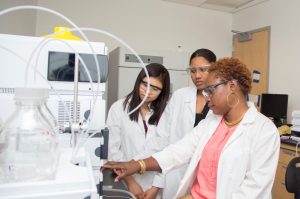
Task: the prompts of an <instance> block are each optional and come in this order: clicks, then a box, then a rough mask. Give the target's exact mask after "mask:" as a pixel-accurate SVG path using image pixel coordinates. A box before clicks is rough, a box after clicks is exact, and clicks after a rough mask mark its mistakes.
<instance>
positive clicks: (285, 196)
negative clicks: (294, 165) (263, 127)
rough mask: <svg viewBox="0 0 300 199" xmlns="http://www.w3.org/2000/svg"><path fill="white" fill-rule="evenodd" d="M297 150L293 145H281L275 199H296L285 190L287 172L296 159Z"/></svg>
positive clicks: (274, 187) (274, 188)
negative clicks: (291, 162) (288, 166)
mask: <svg viewBox="0 0 300 199" xmlns="http://www.w3.org/2000/svg"><path fill="white" fill-rule="evenodd" d="M295 150H296V148H295V146H293V145H288V144H283V143H281V145H280V155H279V162H278V166H277V171H276V176H275V181H274V186H273V199H294V194H292V193H289V192H287V190H286V188H285V172H286V168H287V165H288V164H289V162H290V161H291V159H293V158H294V157H296V151H295ZM299 150H300V148H299Z"/></svg>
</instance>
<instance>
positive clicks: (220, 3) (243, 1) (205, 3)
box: [162, 0, 268, 13]
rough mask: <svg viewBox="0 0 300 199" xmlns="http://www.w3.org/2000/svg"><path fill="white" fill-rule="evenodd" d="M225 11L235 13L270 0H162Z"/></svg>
mask: <svg viewBox="0 0 300 199" xmlns="http://www.w3.org/2000/svg"><path fill="white" fill-rule="evenodd" d="M162 1H167V2H172V3H179V4H185V5H190V6H195V7H201V8H207V9H212V10H218V11H223V12H229V13H234V12H236V11H238V10H241V9H244V8H247V7H251V6H253V5H256V4H259V3H262V2H264V1H268V0H162Z"/></svg>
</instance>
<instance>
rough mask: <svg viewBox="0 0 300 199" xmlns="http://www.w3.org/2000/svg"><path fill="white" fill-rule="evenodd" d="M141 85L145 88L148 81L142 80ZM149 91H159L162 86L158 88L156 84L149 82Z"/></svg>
mask: <svg viewBox="0 0 300 199" xmlns="http://www.w3.org/2000/svg"><path fill="white" fill-rule="evenodd" d="M141 85H142V86H144V87H145V88H147V85H148V83H147V82H145V81H143V80H142V81H141ZM150 91H153V92H155V93H159V92H161V91H162V88H159V87H157V86H154V85H151V84H150Z"/></svg>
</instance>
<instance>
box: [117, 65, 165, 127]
mask: <svg viewBox="0 0 300 199" xmlns="http://www.w3.org/2000/svg"><path fill="white" fill-rule="evenodd" d="M146 68H147V71H148V74H149V77H158V78H159V79H160V80H161V82H162V85H163V88H162V90H161V93H160V94H159V96H158V98H157V99H156V100H155V101H153V102H151V108H152V109H153V114H152V116H151V117H150V118H149V124H155V125H157V124H158V121H159V119H160V117H161V115H162V113H163V111H164V109H165V107H166V105H167V102H168V100H169V97H170V75H169V72H168V70H167V69H166V68H165V67H164V66H163V65H161V64H157V63H151V64H148V65H147V66H146ZM144 77H146V74H145V70H144V69H142V70H141V72H140V73H139V75H138V76H137V78H136V81H135V85H134V88H133V90H132V91H131V92H130V93H129V94H128V95H127V96H126V98H125V101H124V103H123V107H124V110H125V109H126V106H128V112H130V111H132V110H133V109H134V108H135V107H137V106H138V105H139V104H140V103H141V101H142V100H141V99H140V89H139V87H140V83H141V81H142V80H143V78H144ZM129 118H130V120H132V121H136V122H137V121H138V118H139V109H138V110H136V111H135V112H133V113H132V114H131V115H129Z"/></svg>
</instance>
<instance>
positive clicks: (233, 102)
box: [227, 93, 240, 108]
mask: <svg viewBox="0 0 300 199" xmlns="http://www.w3.org/2000/svg"><path fill="white" fill-rule="evenodd" d="M232 95H233V97H230V96H232ZM230 98H231V99H230ZM239 103H240V100H239V98H238V96H237V94H236V93H230V94H229V95H227V105H228V106H229V107H230V108H235V107H236V106H237V105H238V104H239Z"/></svg>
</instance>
